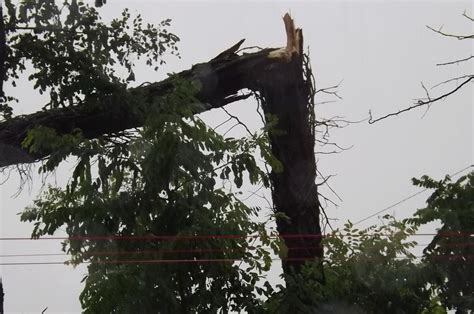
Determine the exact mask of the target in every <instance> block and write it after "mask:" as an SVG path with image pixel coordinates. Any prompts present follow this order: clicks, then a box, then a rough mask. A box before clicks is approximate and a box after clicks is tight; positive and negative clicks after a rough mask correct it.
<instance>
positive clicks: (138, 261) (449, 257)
mask: <svg viewBox="0 0 474 314" xmlns="http://www.w3.org/2000/svg"><path fill="white" fill-rule="evenodd" d="M365 258H366V259H382V258H387V256H365ZM421 258H425V256H413V257H401V256H400V257H394V258H393V259H396V260H410V259H421ZM429 259H434V260H444V261H456V262H465V261H467V260H473V259H474V255H439V256H430V257H429ZM251 260H252V261H258V260H261V261H263V260H264V259H251ZM270 260H272V261H315V260H316V259H315V258H314V257H298V258H297V257H295V258H271V259H270ZM246 261H250V260H249V259H243V258H207V259H204V258H201V259H136V260H98V261H94V262H91V261H81V262H77V263H76V264H91V263H95V264H203V263H235V262H246ZM70 262H71V261H54V262H10V263H9V262H6V263H0V266H34V265H67V264H68V263H70Z"/></svg>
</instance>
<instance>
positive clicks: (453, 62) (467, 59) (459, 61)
mask: <svg viewBox="0 0 474 314" xmlns="http://www.w3.org/2000/svg"><path fill="white" fill-rule="evenodd" d="M472 58H474V56H469V57H467V58H464V59H458V60H454V61H449V62H444V63H436V65H437V66H443V65H450V64H459V63H461V62H465V61H469V60H471V59H472Z"/></svg>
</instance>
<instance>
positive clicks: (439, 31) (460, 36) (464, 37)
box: [426, 25, 474, 40]
mask: <svg viewBox="0 0 474 314" xmlns="http://www.w3.org/2000/svg"><path fill="white" fill-rule="evenodd" d="M426 27H427V28H428V29H430V30H432V31H433V32H435V33H437V34H440V35H443V36H445V37H452V38H456V39H458V40H465V39H473V38H474V34H471V35H455V34H449V33H445V32H443V31H442V30H441V29H442V27H440V28H439V29H434V28H433V27H431V26H429V25H426Z"/></svg>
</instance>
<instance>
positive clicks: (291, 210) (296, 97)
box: [259, 15, 323, 273]
mask: <svg viewBox="0 0 474 314" xmlns="http://www.w3.org/2000/svg"><path fill="white" fill-rule="evenodd" d="M284 21H285V26H286V31H287V40H288V43H287V47H286V48H285V50H282V51H281V54H286V58H287V62H282V63H279V64H277V65H274V66H272V67H269V68H268V69H266V71H264V72H263V73H262V76H261V78H260V80H259V92H260V93H261V95H262V96H263V97H262V98H263V99H262V107H263V110H264V112H265V116H266V117H267V118H270V119H272V118H273V117H274V118H276V119H277V124H276V126H275V130H276V132H271V133H270V141H271V147H272V152H273V154H274V155H275V157H276V158H277V159H278V160H279V161H280V162H281V163H282V164H283V168H284V169H283V171H282V172H279V173H277V172H272V173H271V179H272V184H273V191H272V193H273V195H272V198H273V202H274V207H275V209H276V211H277V212H278V213H282V214H284V215H283V216H284V217H277V228H278V232H279V234H280V236H282V237H283V239H284V240H285V244H286V246H287V248H288V256H287V259H286V260H283V269H284V271H285V273H289V272H290V268H291V267H293V268H294V270H295V271H296V272H298V270H299V268H300V266H301V265H302V264H303V263H304V262H305V261H308V260H310V259H313V258H315V257H318V258H321V257H322V256H323V250H322V246H321V244H320V243H321V227H320V222H319V211H320V203H319V199H318V191H317V186H316V183H315V180H316V160H315V154H314V134H313V131H312V130H313V126H312V125H311V119H310V117H311V115H312V114H313V113H311V112H310V111H309V110H310V108H311V110H312V106H311V105H310V103H309V102H310V99H311V97H310V93H311V92H312V91H311V90H310V82H308V81H307V80H309V79H310V78H305V77H304V74H303V52H302V47H303V35H302V31H301V29H296V30H295V28H294V24H293V20H292V19H291V18H290V17H289V15H285V17H284ZM273 55H274V56H278V51H276V52H273ZM285 216H286V217H285Z"/></svg>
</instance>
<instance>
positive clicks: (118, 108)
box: [0, 14, 323, 273]
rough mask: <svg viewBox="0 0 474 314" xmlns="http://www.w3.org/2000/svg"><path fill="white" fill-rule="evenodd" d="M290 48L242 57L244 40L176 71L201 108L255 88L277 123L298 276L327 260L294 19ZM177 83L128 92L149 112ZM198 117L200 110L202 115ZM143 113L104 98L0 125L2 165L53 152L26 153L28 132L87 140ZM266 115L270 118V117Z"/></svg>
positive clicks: (275, 176) (279, 179)
mask: <svg viewBox="0 0 474 314" xmlns="http://www.w3.org/2000/svg"><path fill="white" fill-rule="evenodd" d="M284 21H285V26H286V31H287V46H286V47H284V48H267V49H263V50H260V51H258V52H255V53H249V54H242V55H239V54H237V50H238V49H239V47H240V45H241V44H242V42H243V40H241V41H240V42H239V43H237V44H236V45H234V46H233V47H231V48H229V49H227V50H226V51H224V52H222V53H221V54H219V55H218V56H217V57H216V58H214V59H212V60H210V61H209V62H205V63H200V64H197V65H194V66H193V67H192V68H191V69H189V70H186V71H183V72H181V73H178V74H177V76H178V77H179V78H182V79H186V80H192V81H193V82H195V83H196V84H197V86H199V92H198V95H197V97H198V99H199V100H200V101H201V102H203V103H205V104H206V107H205V108H204V109H203V110H208V109H212V108H218V107H221V106H224V105H226V104H228V103H231V102H234V101H237V100H240V99H243V98H246V97H248V96H250V94H247V95H238V92H239V91H241V90H242V89H250V90H252V91H255V92H258V93H259V94H260V95H261V96H262V100H263V104H262V105H263V109H264V111H265V113H266V114H270V115H271V116H274V117H276V118H277V120H278V122H277V125H276V129H277V130H279V131H282V132H272V133H271V134H270V140H271V145H272V151H273V154H274V155H275V157H276V158H277V159H278V160H280V161H281V163H282V165H283V168H284V169H283V172H280V173H277V172H272V173H271V179H272V186H273V201H274V207H275V211H276V212H277V213H282V214H284V216H286V217H287V218H288V219H286V218H278V219H277V228H278V231H279V233H280V234H281V236H282V237H283V239H284V241H285V244H286V246H287V248H288V256H287V259H284V261H283V268H284V271H285V273H290V271H291V269H294V270H295V271H298V270H299V269H300V267H301V265H302V264H303V263H304V262H305V261H306V260H309V259H313V258H321V257H322V256H323V250H322V247H321V244H320V242H321V236H320V234H321V228H320V223H319V213H320V212H319V209H320V203H319V201H318V191H317V186H316V184H315V179H316V162H315V156H314V134H313V132H312V125H311V122H310V115H311V112H310V111H309V108H308V104H309V99H310V93H311V90H310V88H309V87H308V82H307V78H305V77H304V74H303V62H302V60H303V52H302V47H303V38H302V31H301V29H295V27H294V24H293V21H292V20H291V18H290V17H289V15H288V14H287V15H285V17H284ZM173 86H174V85H173V83H172V79H171V78H169V79H166V80H164V81H161V82H157V83H153V84H149V85H146V86H142V87H137V88H133V89H130V90H129V92H130V94H131V95H134V94H136V95H139V97H141V99H142V100H143V99H144V100H145V103H146V104H147V106H155V105H157V104H156V99H157V98H158V97H162V96H165V95H166V94H168V93H171V92H172V91H173ZM145 109H146V108H145ZM196 113H198V112H196ZM143 117H144V115H143V114H142V113H140V112H137V110H136V108H135V109H134V107H133V105H132V104H130V103H126V101H124V98H123V97H121V96H120V95H118V94H116V95H114V94H112V95H110V96H108V97H107V98H105V99H93V98H90V99H89V100H88V101H86V102H85V103H84V104H83V105H80V106H74V107H72V108H60V109H54V110H48V111H39V112H36V113H33V114H30V115H24V116H19V117H15V118H13V119H10V120H8V121H6V122H3V123H0V167H5V166H9V165H14V164H20V163H31V162H35V161H38V160H40V159H42V158H47V156H48V155H49V153H50V152H47V151H42V152H36V153H30V152H29V151H28V150H26V149H24V148H23V147H22V142H23V140H24V139H25V137H26V135H27V132H28V130H30V129H32V128H34V127H37V126H45V127H49V128H52V129H54V130H55V131H56V132H57V133H58V134H68V133H71V132H73V131H74V129H80V130H81V131H82V134H83V136H84V137H86V138H89V139H91V138H97V137H99V136H101V135H105V134H111V133H115V132H119V131H123V130H127V129H130V128H134V127H139V126H141V125H142V124H143V122H144V121H143V119H144V118H143ZM267 117H268V115H267Z"/></svg>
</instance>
